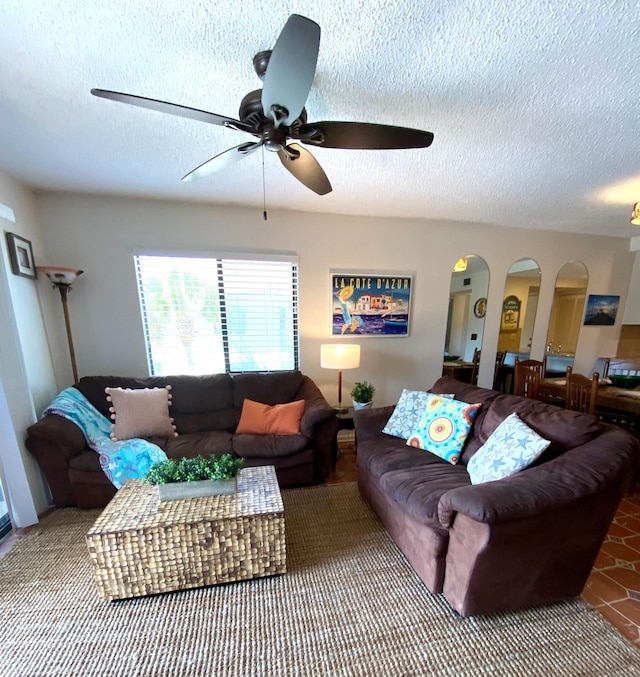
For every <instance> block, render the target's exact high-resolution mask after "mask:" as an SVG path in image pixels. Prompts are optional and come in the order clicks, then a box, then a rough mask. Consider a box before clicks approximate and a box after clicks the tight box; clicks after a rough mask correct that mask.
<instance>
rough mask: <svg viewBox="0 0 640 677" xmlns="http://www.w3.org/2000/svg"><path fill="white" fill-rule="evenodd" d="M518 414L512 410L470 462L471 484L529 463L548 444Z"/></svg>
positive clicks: (517, 470)
mask: <svg viewBox="0 0 640 677" xmlns="http://www.w3.org/2000/svg"><path fill="white" fill-rule="evenodd" d="M549 444H550V442H549V440H545V439H544V438H543V437H540V435H538V433H536V432H535V431H534V430H531V428H529V426H528V425H527V424H526V423H524V422H523V421H522V420H521V419H520V417H519V416H518V414H511V415H509V416H507V418H505V419H504V421H502V423H501V424H500V425H499V426H498V427H497V428H496V429H495V430H494V431H493V433H492V434H491V436H490V437H489V439H488V440H487V441H486V442H485V443H484V444H483V445H482V446H481V447H480V449H478V451H477V452H476V453H475V454H474V455H473V456H472V457H471V460H470V461H469V463H468V464H467V471H468V473H469V477H470V478H471V484H481V483H483V482H493V481H495V480H500V479H502V478H504V477H509V475H513V474H514V473H517V472H519V471H520V470H523V469H524V468H526V467H528V466H530V465H531V464H532V463H533V462H534V461H535V460H536V459H537V458H538V457H539V456H540V454H542V452H543V451H544V450H545V449H546V448H547V447H548V446H549Z"/></svg>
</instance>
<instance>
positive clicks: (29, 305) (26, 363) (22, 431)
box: [0, 172, 57, 526]
mask: <svg viewBox="0 0 640 677" xmlns="http://www.w3.org/2000/svg"><path fill="white" fill-rule="evenodd" d="M0 204H2V205H3V209H2V211H1V212H0V214H2V215H3V216H0V226H1V227H2V230H3V232H2V234H1V235H2V237H1V242H0V253H1V256H0V285H1V288H0V308H1V311H2V313H1V315H2V322H1V327H0V331H1V332H2V335H1V336H0V384H1V385H2V386H3V390H4V395H3V397H2V406H3V411H2V412H0V415H2V416H4V417H6V416H7V414H8V416H9V418H10V420H11V423H12V428H13V432H14V433H15V434H14V435H13V436H10V437H8V435H9V431H8V427H7V426H3V428H2V429H3V431H4V432H3V436H2V444H1V445H0V461H1V462H2V466H3V468H4V474H5V477H6V481H7V485H8V486H7V487H6V489H7V491H8V493H9V494H10V495H11V494H13V496H12V502H13V503H14V509H15V511H14V514H13V515H12V516H13V517H14V518H15V520H16V523H17V526H26V525H27V524H29V523H32V522H33V521H35V520H34V519H32V517H33V516H34V515H35V512H36V511H37V512H42V510H44V509H45V508H46V506H47V505H48V503H49V501H48V496H47V492H46V489H45V484H44V482H43V479H42V475H41V473H40V470H39V468H38V466H37V463H36V462H35V459H34V458H33V457H32V456H31V454H30V453H29V452H28V451H27V449H26V447H25V445H24V440H25V438H26V429H27V427H28V426H29V425H31V423H33V422H34V421H35V420H36V412H39V411H40V410H41V409H42V408H43V407H44V406H45V405H46V404H47V403H48V402H49V401H50V400H51V398H52V397H53V396H54V395H55V393H56V392H57V383H56V380H55V378H54V373H53V367H52V360H51V354H50V351H49V345H48V337H47V334H46V331H45V320H44V312H43V307H42V304H41V300H40V295H39V291H40V286H39V281H36V280H32V279H29V278H25V277H20V276H17V275H13V274H12V272H11V266H10V260H9V253H8V249H7V241H6V236H5V232H13V233H16V234H18V235H20V236H21V237H23V238H25V239H27V240H29V241H30V242H31V244H32V248H33V253H34V259H35V263H36V265H37V264H39V263H42V260H43V246H42V238H41V234H40V225H39V222H38V217H37V212H36V204H35V198H34V196H33V194H32V193H31V191H29V190H27V189H26V188H25V187H24V186H22V185H21V184H20V183H19V182H17V181H15V180H14V179H12V178H11V177H9V176H8V175H6V174H4V173H2V172H0ZM45 305H46V304H45ZM5 420H9V419H7V418H5ZM23 480H24V481H23ZM26 482H28V486H29V487H30V491H31V494H32V496H31V497H28V496H25V495H24V487H25V486H26ZM31 498H32V499H33V501H32V505H31V506H28V505H26V504H23V505H22V506H21V507H18V506H17V502H20V501H25V502H29V501H30V500H31Z"/></svg>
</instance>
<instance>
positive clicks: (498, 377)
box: [493, 350, 507, 390]
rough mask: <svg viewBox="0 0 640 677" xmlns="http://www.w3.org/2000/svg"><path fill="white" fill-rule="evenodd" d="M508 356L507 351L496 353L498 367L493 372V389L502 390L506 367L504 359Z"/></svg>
mask: <svg viewBox="0 0 640 677" xmlns="http://www.w3.org/2000/svg"><path fill="white" fill-rule="evenodd" d="M506 356H507V352H506V350H499V351H498V352H497V353H496V366H495V369H494V370H493V389H494V390H502V386H503V382H504V375H503V373H502V367H504V358H505V357H506Z"/></svg>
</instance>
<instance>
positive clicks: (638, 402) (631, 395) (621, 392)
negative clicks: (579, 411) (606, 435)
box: [539, 378, 640, 417]
mask: <svg viewBox="0 0 640 677" xmlns="http://www.w3.org/2000/svg"><path fill="white" fill-rule="evenodd" d="M566 387H567V381H566V379H564V378H543V379H540V389H539V396H540V398H541V399H544V400H545V401H547V402H553V400H558V404H560V406H562V405H563V404H564V399H565V396H566ZM596 407H599V408H603V407H606V408H607V409H612V410H615V411H619V412H624V413H625V414H632V415H634V416H639V417H640V391H639V390H629V389H627V388H617V387H616V386H614V385H611V382H610V381H608V380H607V379H602V384H601V385H600V386H599V387H598V397H597V400H596Z"/></svg>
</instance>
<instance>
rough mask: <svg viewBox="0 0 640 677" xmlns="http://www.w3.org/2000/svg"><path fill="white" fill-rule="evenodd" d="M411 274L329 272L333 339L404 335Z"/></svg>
mask: <svg viewBox="0 0 640 677" xmlns="http://www.w3.org/2000/svg"><path fill="white" fill-rule="evenodd" d="M412 282H413V278H412V276H411V275H393V274H386V273H384V274H383V273H356V272H345V273H341V272H338V271H332V272H331V334H332V335H333V336H408V335H409V321H410V319H411V287H412Z"/></svg>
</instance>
